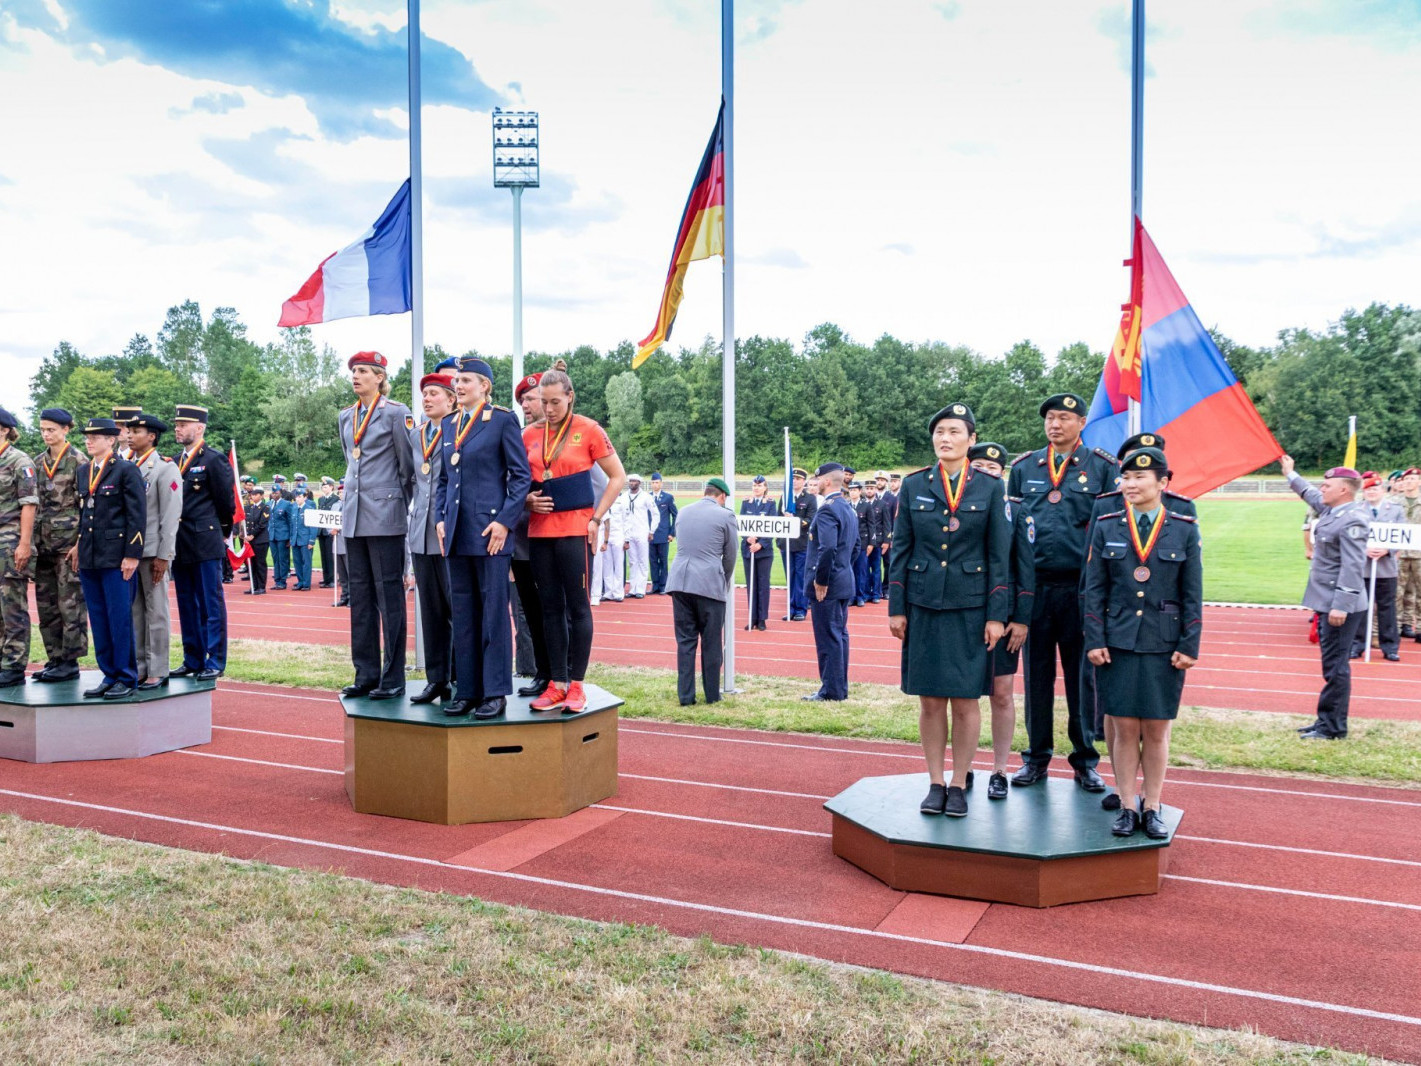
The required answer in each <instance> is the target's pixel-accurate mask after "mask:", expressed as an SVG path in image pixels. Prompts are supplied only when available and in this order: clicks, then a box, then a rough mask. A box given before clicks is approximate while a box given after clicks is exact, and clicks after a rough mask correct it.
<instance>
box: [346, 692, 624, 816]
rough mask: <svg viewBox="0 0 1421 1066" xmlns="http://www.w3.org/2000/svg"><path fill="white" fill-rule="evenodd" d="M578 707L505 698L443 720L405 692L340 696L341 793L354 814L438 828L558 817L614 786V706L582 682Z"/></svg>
mask: <svg viewBox="0 0 1421 1066" xmlns="http://www.w3.org/2000/svg"><path fill="white" fill-rule="evenodd" d="M584 688H585V689H586V692H587V709H586V710H585V711H582V712H580V713H578V714H559V713H557V712H551V713H550V712H547V711H541V712H540V711H530V710H529V709H528V704H529V703H530V702H531V700H529V699H523V698H519V697H516V696H510V697H508V710H507V711H506V712H505V714H504V715H503V716H502V717H500V718H493V719H488V720H484V721H481V720H479V719H476V718H472V717H470V716H467V715H465V716H461V717H458V718H448V717H445V715H444V713H443V711H442V710H441V709H440V705H439V704H437V703H436V704H432V705H431V704H412V703H410V702H409V698H408V697H407V696H406V697H402V698H400V699H395V700H378V701H376V700H370V699H367V698H364V697H358V698H347V697H342V699H341V704H342V705H343V706H344V707H345V790H346V793H347V794H348V795H349V796H350V802H351V804H352V805H353V806H354V807H355V809H356V810H357V811H359V812H360V813H361V814H383V815H388V816H390V817H393V818H411V819H414V820H415V821H420V822H435V823H437V824H439V825H463V824H464V823H466V822H504V821H512V820H515V819H524V818H562V817H564V816H566V815H569V814H571V813H572V812H573V811H576V810H581V809H582V808H583V807H586V806H588V805H590V804H593V803H596V802H597V801H599V800H604V799H606V798H607V797H608V796H610V795H612V794H614V793H615V792H616V791H617V708H618V707H620V706H621V705H622V701H621V700H619V699H618V698H617V697H616V696H613V695H612V694H611V693H609V692H607V691H606V690H605V689H601V688H598V687H597V686H596V685H585V686H584Z"/></svg>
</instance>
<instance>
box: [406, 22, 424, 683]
mask: <svg viewBox="0 0 1421 1066" xmlns="http://www.w3.org/2000/svg"><path fill="white" fill-rule="evenodd" d="M409 53H410V102H409V103H410V410H411V411H418V410H419V409H420V403H419V379H420V378H422V377H424V175H423V172H422V170H423V168H422V165H421V144H420V110H421V108H420V94H419V88H420V85H419V82H420V79H419V0H409ZM414 664H415V668H416V669H418V670H423V669H424V627H423V626H421V625H420V624H419V592H418V591H416V592H415V594H414Z"/></svg>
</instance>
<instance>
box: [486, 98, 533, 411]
mask: <svg viewBox="0 0 1421 1066" xmlns="http://www.w3.org/2000/svg"><path fill="white" fill-rule="evenodd" d="M493 187H494V188H495V189H512V190H513V386H514V388H517V387H518V382H519V380H520V379H522V377H523V190H524V189H536V188H537V187H538V112H536V111H506V110H504V109H503V108H501V107H495V108H494V109H493ZM513 409H514V410H515V411H516V410H518V405H517V403H515V404H514V405H513Z"/></svg>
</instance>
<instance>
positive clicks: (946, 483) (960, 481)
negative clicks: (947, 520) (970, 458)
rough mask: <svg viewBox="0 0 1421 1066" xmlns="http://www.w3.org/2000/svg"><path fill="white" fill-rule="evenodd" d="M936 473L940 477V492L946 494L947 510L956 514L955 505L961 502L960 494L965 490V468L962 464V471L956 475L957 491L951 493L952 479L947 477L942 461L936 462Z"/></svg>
mask: <svg viewBox="0 0 1421 1066" xmlns="http://www.w3.org/2000/svg"><path fill="white" fill-rule="evenodd" d="M937 469H938V473H940V474H941V475H942V490H943V492H945V493H946V494H947V506H948V510H950V511H952V512H953V513H954V514H956V513H957V505H958V504H959V503H961V502H962V493H963V492H964V491H965V490H966V488H967V466H966V464H963V467H962V469H961V470H960V471H959V472H958V474H957V491H956V492H955V493H954V492H953V491H952V478H950V477H948V476H947V467H945V466H943V465H942V460H941V459H939V460H938V464H937Z"/></svg>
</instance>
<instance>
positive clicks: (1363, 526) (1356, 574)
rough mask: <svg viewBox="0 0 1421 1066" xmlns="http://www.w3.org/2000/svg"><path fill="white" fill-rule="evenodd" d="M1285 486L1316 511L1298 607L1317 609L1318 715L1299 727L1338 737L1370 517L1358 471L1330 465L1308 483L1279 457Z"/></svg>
mask: <svg viewBox="0 0 1421 1066" xmlns="http://www.w3.org/2000/svg"><path fill="white" fill-rule="evenodd" d="M1278 465H1279V466H1281V467H1282V468H1283V476H1284V477H1286V478H1287V479H1288V487H1289V488H1290V489H1292V490H1293V491H1294V492H1296V493H1297V494H1298V495H1299V496H1301V497H1302V498H1303V501H1304V502H1305V503H1307V504H1308V506H1310V507H1311V508H1312V509H1313V510H1315V511H1316V512H1317V513H1318V519H1317V525H1315V526H1314V527H1313V531H1312V533H1313V553H1312V565H1311V567H1310V568H1309V570H1308V587H1307V590H1306V591H1305V592H1304V593H1303V606H1304V607H1308V608H1310V609H1312V610H1314V611H1316V612H1317V613H1318V614H1319V615H1321V618H1319V620H1318V626H1317V636H1318V648H1319V650H1320V651H1321V652H1322V679H1323V686H1322V694H1321V695H1319V696H1318V698H1317V720H1316V721H1314V722H1313V724H1312V725H1310V726H1306V727H1304V728H1303V729H1301V730H1299V733H1301V734H1302V736H1303V739H1305V740H1340V739H1342V738H1343V737H1345V736H1346V735H1347V711H1348V706H1349V704H1350V702H1351V698H1352V662H1351V659H1350V656H1351V654H1352V642H1353V641H1354V640H1356V639H1357V630H1358V628H1360V627H1361V626H1362V625H1364V624H1365V623H1366V620H1367V586H1366V566H1367V533H1368V527H1369V526H1370V522H1369V521H1368V520H1367V513H1366V511H1365V510H1364V509H1363V508H1362V507H1361V506H1360V505H1359V504H1358V503H1357V493H1359V492H1360V491H1361V490H1362V475H1361V474H1359V473H1357V471H1355V470H1352V469H1350V468H1348V467H1345V466H1335V467H1333V468H1332V469H1331V470H1329V471H1328V472H1327V473H1326V474H1324V475H1323V477H1322V486H1321V487H1320V488H1313V487H1312V486H1311V485H1309V484H1308V483H1307V482H1306V481H1305V480H1304V479H1303V478H1302V477H1300V476H1299V475H1298V473H1297V471H1296V470H1294V469H1293V457H1292V456H1291V455H1285V456H1283V458H1281V459H1279V460H1278Z"/></svg>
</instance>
